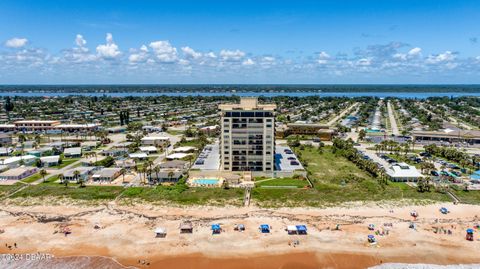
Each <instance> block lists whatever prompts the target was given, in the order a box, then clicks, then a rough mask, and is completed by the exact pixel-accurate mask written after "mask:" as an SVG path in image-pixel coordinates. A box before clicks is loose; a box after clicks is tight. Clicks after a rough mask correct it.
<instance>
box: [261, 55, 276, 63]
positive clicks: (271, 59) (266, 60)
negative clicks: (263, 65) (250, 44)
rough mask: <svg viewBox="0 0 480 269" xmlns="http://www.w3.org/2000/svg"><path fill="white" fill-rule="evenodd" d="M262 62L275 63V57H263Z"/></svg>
mask: <svg viewBox="0 0 480 269" xmlns="http://www.w3.org/2000/svg"><path fill="white" fill-rule="evenodd" d="M262 60H263V61H264V62H275V57H271V56H265V57H263V59H262Z"/></svg>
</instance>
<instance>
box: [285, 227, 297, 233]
mask: <svg viewBox="0 0 480 269" xmlns="http://www.w3.org/2000/svg"><path fill="white" fill-rule="evenodd" d="M287 233H288V234H296V233H297V226H295V225H288V226H287Z"/></svg>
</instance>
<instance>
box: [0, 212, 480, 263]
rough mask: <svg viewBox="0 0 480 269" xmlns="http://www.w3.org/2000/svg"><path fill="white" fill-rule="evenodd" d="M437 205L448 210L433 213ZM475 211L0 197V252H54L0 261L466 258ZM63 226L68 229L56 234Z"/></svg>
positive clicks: (473, 258)
mask: <svg viewBox="0 0 480 269" xmlns="http://www.w3.org/2000/svg"><path fill="white" fill-rule="evenodd" d="M442 206H445V207H447V208H448V209H449V210H450V211H451V212H450V213H449V214H446V215H445V214H441V213H440V212H439V208H440V207H442ZM412 210H416V211H417V212H418V213H419V217H418V218H417V220H415V221H414V223H415V229H412V228H409V225H410V223H411V222H412V221H413V218H412V217H411V216H410V212H411V211H412ZM479 215H480V207H478V206H473V205H453V204H447V203H446V204H432V205H427V206H398V205H397V206H393V205H388V204H387V205H384V206H376V205H371V206H368V205H360V204H359V205H355V204H353V205H352V204H351V205H348V206H345V207H334V208H325V209H315V208H279V209H262V208H256V207H244V208H236V207H188V208H181V207H167V206H152V205H147V204H136V205H131V206H120V205H113V204H112V203H109V204H106V205H102V206H85V205H75V204H66V205H63V206H59V205H55V206H49V205H35V206H28V207H26V206H17V205H9V204H8V203H5V204H4V205H3V206H2V209H1V210H0V228H1V229H3V230H4V232H3V233H2V234H0V252H1V253H3V254H13V253H15V254H32V253H41V254H42V253H43V254H45V253H48V254H53V255H54V256H55V258H54V259H41V258H38V259H37V260H31V259H30V260H26V258H25V257H26V256H25V255H19V259H18V260H17V261H9V260H8V257H11V256H3V259H2V260H1V261H0V265H1V267H2V268H31V267H35V268H49V269H52V268H65V264H74V263H75V264H76V266H73V267H70V268H99V267H102V268H125V267H132V268H300V269H302V268H368V267H372V266H375V265H380V264H384V263H426V264H443V265H446V264H472V263H480V257H479V256H478V251H479V250H480V241H478V233H477V232H475V238H474V241H467V240H465V230H466V229H467V228H472V227H474V225H475V224H477V223H479V222H480V219H479V218H478V216H479ZM186 220H188V221H191V222H192V224H193V227H194V229H193V233H192V234H181V233H180V232H179V229H178V227H179V226H180V224H181V223H182V222H183V221H186ZM214 223H219V224H221V227H222V229H223V230H224V231H223V232H222V233H221V234H218V235H212V232H211V228H210V227H211V224H214ZM264 223H266V224H269V225H271V226H272V230H271V233H269V234H262V233H260V232H259V229H258V227H259V225H260V224H264ZM235 224H244V225H245V227H246V230H245V231H244V232H238V231H234V226H235ZM297 224H305V225H307V227H308V235H288V234H287V232H286V231H285V228H286V226H287V225H297ZM337 224H339V230H337V229H336V227H337ZM369 224H373V225H375V230H374V231H370V230H368V225H369ZM95 225H98V226H100V227H99V229H95V228H94V226H95ZM64 227H68V228H69V229H70V230H71V234H69V235H67V236H65V235H64V234H63V233H62V231H63V229H64ZM156 227H164V228H166V230H167V235H166V237H165V238H156V237H155V234H154V230H155V228H156ZM435 231H436V233H435ZM377 232H378V234H376V233H377ZM387 233H388V234H387ZM369 234H376V235H375V237H376V239H377V244H373V245H372V244H369V243H368V242H367V235H369ZM15 243H16V247H15V246H14V244H15ZM79 256H80V257H79ZM5 257H7V258H5ZM109 258H111V259H109ZM81 264H82V266H83V267H81V266H80V265H81ZM99 264H101V266H99ZM57 265H63V266H64V267H62V266H60V267H56V266H57Z"/></svg>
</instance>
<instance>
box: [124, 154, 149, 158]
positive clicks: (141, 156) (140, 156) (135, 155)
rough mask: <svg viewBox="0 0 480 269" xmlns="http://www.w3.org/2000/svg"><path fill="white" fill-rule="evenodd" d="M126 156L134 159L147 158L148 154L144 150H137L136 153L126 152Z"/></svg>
mask: <svg viewBox="0 0 480 269" xmlns="http://www.w3.org/2000/svg"><path fill="white" fill-rule="evenodd" d="M128 157H130V158H133V159H135V158H139V159H143V158H147V157H148V155H147V154H146V153H144V152H137V153H130V154H128Z"/></svg>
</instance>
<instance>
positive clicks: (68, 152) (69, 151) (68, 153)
mask: <svg viewBox="0 0 480 269" xmlns="http://www.w3.org/2000/svg"><path fill="white" fill-rule="evenodd" d="M63 156H65V157H67V158H80V157H82V148H81V147H75V148H66V149H64V150H63Z"/></svg>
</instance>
